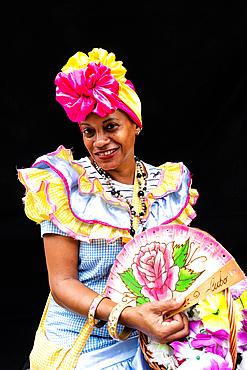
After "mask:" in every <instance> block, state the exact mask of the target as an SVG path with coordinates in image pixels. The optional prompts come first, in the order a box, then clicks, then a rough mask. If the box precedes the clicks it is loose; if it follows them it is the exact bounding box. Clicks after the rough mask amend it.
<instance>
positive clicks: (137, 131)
mask: <svg viewBox="0 0 247 370" xmlns="http://www.w3.org/2000/svg"><path fill="white" fill-rule="evenodd" d="M140 132H141V128H140V126H138V125H136V135H139V133H140Z"/></svg>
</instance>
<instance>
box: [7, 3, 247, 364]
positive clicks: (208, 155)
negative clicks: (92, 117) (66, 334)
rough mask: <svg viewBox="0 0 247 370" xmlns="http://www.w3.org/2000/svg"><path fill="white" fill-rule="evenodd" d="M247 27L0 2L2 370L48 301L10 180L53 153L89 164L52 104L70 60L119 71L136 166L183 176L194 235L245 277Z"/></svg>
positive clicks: (221, 9) (29, 337)
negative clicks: (213, 244) (222, 251)
mask: <svg viewBox="0 0 247 370" xmlns="http://www.w3.org/2000/svg"><path fill="white" fill-rule="evenodd" d="M246 16H247V2H246V1H245V0H243V1H240V0H233V1H227V0H224V1H223V0H222V1H219V0H214V1H195V0H187V1H177V0H172V1H162V2H161V1H152V2H149V1H142V2H139V1H136V2H135V1H133V2H128V1H127V2H109V1H105V2H97V1H96V2H89V1H87V2H86V1H83V0H80V1H76V0H75V1H73V2H71V3H69V2H67V1H66V2H65V1H63V0H60V1H59V2H56V1H53V2H52V1H51V2H49V3H48V2H43V1H38V2H34V1H32V2H31V1H26V2H25V1H24V2H17V1H15V2H11V1H7V0H5V1H2V16H1V23H2V26H3V31H2V42H1V51H2V53H1V60H2V62H3V65H2V68H1V87H2V98H1V110H0V111H1V113H2V118H1V139H2V140H1V149H2V162H1V171H2V173H1V199H2V203H1V252H0V253H1V268H0V271H1V304H0V306H1V315H0V322H1V324H0V325H1V327H0V338H1V346H0V369H1V370H9V369H14V370H19V369H22V367H23V365H24V363H25V361H26V359H27V358H28V354H29V352H30V350H31V348H32V342H33V338H34V334H35V330H36V328H37V326H38V322H39V319H40V316H41V313H42V310H43V307H44V304H45V300H46V298H47V295H48V291H49V288H48V283H47V272H46V266H45V260H44V253H43V246H42V240H41V238H40V233H39V227H38V226H36V225H35V224H34V223H33V222H32V221H30V220H28V219H27V218H26V217H25V215H24V213H23V204H22V201H21V198H22V197H23V196H24V188H23V186H22V185H21V184H20V183H19V182H18V181H17V175H16V168H22V167H29V166H30V165H31V164H32V163H33V162H34V160H35V159H36V157H38V156H40V155H42V154H44V153H46V152H51V151H54V150H55V149H56V148H57V147H58V146H59V145H60V144H63V145H64V146H65V147H66V148H71V149H72V150H73V153H74V158H76V159H79V158H80V157H82V156H84V155H86V151H85V149H84V148H83V142H82V137H81V133H80V131H79V128H78V126H77V124H76V123H72V122H71V121H70V120H69V119H68V118H67V116H66V114H65V112H64V111H63V108H62V107H61V106H60V104H58V103H57V102H56V101H55V98H54V97H55V86H54V78H55V76H56V74H57V73H58V72H59V71H60V69H61V68H62V66H63V65H64V64H65V63H66V62H67V60H68V58H69V57H70V56H72V55H73V54H74V53H76V52H77V51H82V52H85V53H88V52H89V51H90V50H92V48H94V47H102V48H104V49H106V50H108V51H109V52H111V51H112V52H114V53H115V55H116V59H117V60H122V61H123V62H124V66H125V67H126V68H127V70H128V72H127V75H126V77H127V78H128V79H129V80H130V81H132V82H133V83H134V86H135V88H136V91H137V93H138V95H139V96H140V99H141V101H142V108H143V124H144V129H143V131H142V133H141V135H139V137H138V141H137V144H136V154H137V155H138V156H139V157H140V158H141V159H143V160H144V161H146V162H148V163H152V164H154V165H159V164H161V163H164V162H166V161H174V162H176V161H183V162H184V163H185V164H186V166H187V167H189V169H190V171H191V172H192V174H193V187H195V188H197V189H198V191H199V193H200V198H199V200H198V203H197V205H196V207H195V209H196V212H197V214H198V217H197V218H196V219H195V220H194V221H193V222H192V224H191V225H192V226H195V227H199V228H201V229H203V230H206V231H207V232H209V233H210V234H212V235H213V236H214V237H215V238H216V239H217V240H218V241H220V242H221V243H222V244H223V245H224V247H225V248H227V249H228V250H229V251H230V252H231V253H232V254H233V255H234V257H235V258H236V259H237V261H238V263H239V264H240V266H241V267H242V268H243V269H244V270H245V271H247V260H246V256H247V251H246V241H245V234H246V196H245V190H246V134H247V129H246V124H247V100H246V98H247V76H246V65H247V64H246V62H247V57H246V40H247V22H246Z"/></svg>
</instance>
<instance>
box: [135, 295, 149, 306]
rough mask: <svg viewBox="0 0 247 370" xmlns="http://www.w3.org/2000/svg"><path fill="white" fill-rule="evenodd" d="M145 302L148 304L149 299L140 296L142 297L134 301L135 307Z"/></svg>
mask: <svg viewBox="0 0 247 370" xmlns="http://www.w3.org/2000/svg"><path fill="white" fill-rule="evenodd" d="M147 302H150V299H149V298H146V297H144V296H142V297H138V298H137V299H136V304H137V306H140V305H141V304H143V303H147Z"/></svg>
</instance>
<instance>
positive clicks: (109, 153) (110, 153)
mask: <svg viewBox="0 0 247 370" xmlns="http://www.w3.org/2000/svg"><path fill="white" fill-rule="evenodd" d="M117 150H118V148H116V149H108V150H107V151H104V152H97V153H95V155H96V156H97V157H98V158H100V159H103V160H106V159H110V158H112V157H113V156H114V155H115V153H116V152H117ZM96 162H97V161H96Z"/></svg>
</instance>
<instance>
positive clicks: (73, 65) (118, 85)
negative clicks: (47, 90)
mask: <svg viewBox="0 0 247 370" xmlns="http://www.w3.org/2000/svg"><path fill="white" fill-rule="evenodd" d="M125 73H126V69H125V68H124V67H123V65H122V62H121V61H116V60H115V55H114V54H113V53H110V54H108V52H107V51H106V50H104V49H97V48H95V49H93V50H92V51H90V52H89V53H88V56H87V55H86V54H84V53H81V52H77V53H76V54H75V55H73V56H72V57H71V58H70V59H69V60H68V62H67V64H66V65H65V66H64V67H63V68H62V72H60V73H58V75H57V76H56V79H55V84H56V86H57V87H56V100H57V101H58V102H59V103H60V104H61V105H62V106H63V108H64V109H65V111H66V113H67V115H68V117H69V119H70V120H71V121H73V122H81V121H83V120H85V118H86V116H87V115H88V114H89V113H91V112H93V113H96V114H98V115H99V116H101V117H105V116H106V115H108V114H111V113H113V112H114V111H115V110H116V109H122V110H123V111H125V112H126V113H127V114H128V115H129V117H130V118H131V119H132V120H133V121H134V122H135V123H136V124H137V125H138V126H140V127H142V118H141V102H140V99H139V97H138V95H137V94H136V92H135V89H134V86H133V85H132V83H131V82H130V81H128V80H126V78H125Z"/></svg>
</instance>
